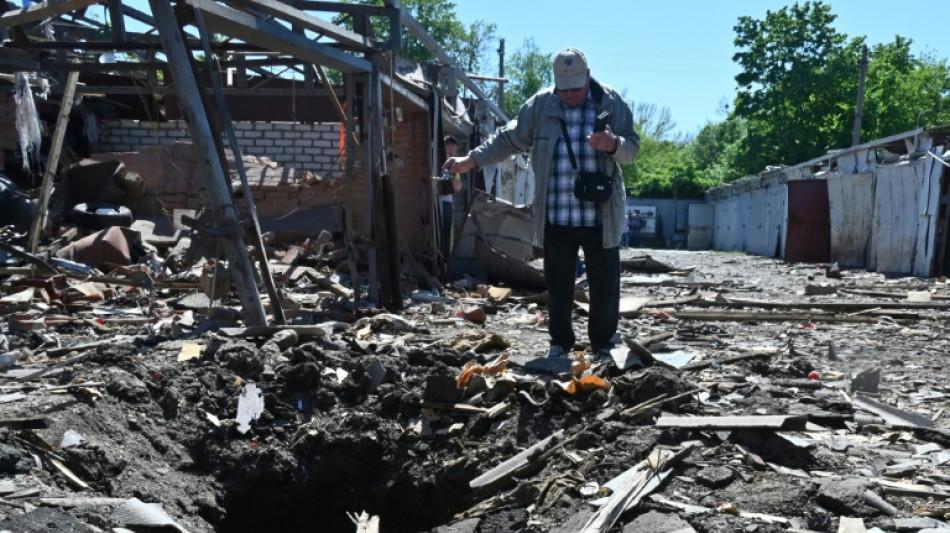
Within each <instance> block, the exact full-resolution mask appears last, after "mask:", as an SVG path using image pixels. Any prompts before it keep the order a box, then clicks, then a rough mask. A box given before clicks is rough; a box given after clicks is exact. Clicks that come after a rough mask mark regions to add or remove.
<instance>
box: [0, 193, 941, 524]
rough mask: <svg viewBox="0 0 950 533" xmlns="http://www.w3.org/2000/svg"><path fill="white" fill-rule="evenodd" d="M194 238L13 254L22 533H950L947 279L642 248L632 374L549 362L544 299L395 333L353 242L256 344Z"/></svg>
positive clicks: (479, 309) (514, 294)
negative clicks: (368, 289) (364, 278)
mask: <svg viewBox="0 0 950 533" xmlns="http://www.w3.org/2000/svg"><path fill="white" fill-rule="evenodd" d="M133 182H134V180H133ZM100 214H104V215H105V216H107V217H111V216H119V213H118V212H116V213H112V212H107V213H100ZM188 223H189V220H188V218H187V217H184V219H183V223H182V224H181V225H180V226H178V227H176V228H175V231H176V233H174V234H173V235H172V236H170V237H165V238H161V237H156V236H155V232H154V231H153V229H152V228H150V227H148V225H147V224H146V225H143V224H142V223H141V222H140V221H136V222H135V223H132V224H131V227H132V228H136V229H139V230H140V231H133V230H131V229H130V228H127V227H117V226H112V225H110V226H107V227H106V228H104V229H98V230H94V229H91V228H85V229H84V228H82V227H81V226H79V225H76V227H74V228H73V229H72V230H67V231H65V232H63V233H61V234H60V238H59V240H57V241H55V242H54V243H53V244H51V245H50V246H49V247H47V248H46V249H45V251H44V252H42V253H37V254H29V253H26V252H24V251H23V248H22V247H18V246H15V243H16V242H17V238H18V237H17V235H15V234H8V235H7V238H6V239H5V240H4V244H3V250H4V252H5V254H6V264H5V265H6V266H4V267H3V268H2V273H3V277H2V284H0V292H2V294H3V296H2V297H0V314H2V315H3V316H4V318H5V327H4V333H5V335H4V336H3V338H2V339H0V343H2V346H0V352H2V355H0V369H2V373H0V404H2V406H3V414H2V416H0V473H2V476H3V477H2V478H0V531H3V530H10V531H17V532H20V531H48V530H49V529H50V528H53V527H55V528H57V530H62V531H76V532H92V531H114V532H127V531H154V530H156V529H157V530H177V531H191V532H201V531H221V532H244V531H305V530H319V531H360V532H370V531H382V532H400V531H437V532H440V533H446V532H449V531H452V532H472V533H476V532H488V531H493V532H494V531H560V532H576V531H584V532H595V531H597V532H608V531H613V532H617V531H624V532H668V531H737V530H741V531H749V532H756V531H758V532H766V531H804V530H811V531H847V532H857V531H923V530H930V529H946V528H950V525H948V524H950V523H948V522H947V521H946V520H945V515H946V514H947V513H950V505H945V504H944V501H945V500H946V499H948V498H950V473H948V472H947V469H946V466H945V465H946V464H947V463H948V461H950V451H948V450H947V449H946V448H945V447H947V446H950V433H948V432H947V430H946V429H945V428H946V427H947V422H946V419H945V417H943V413H944V407H945V405H946V404H947V385H946V383H945V380H944V379H943V378H944V373H943V372H941V370H942V368H943V366H944V362H943V361H942V358H943V357H945V356H946V353H947V350H946V343H947V341H946V338H947V335H946V333H947V328H946V321H945V320H944V315H945V310H946V309H947V308H948V307H950V291H948V290H947V287H946V284H945V283H944V281H943V280H924V279H912V278H905V279H888V278H886V277H884V276H882V275H879V274H870V273H864V272H849V271H840V270H838V269H836V268H832V267H827V268H821V267H819V266H816V265H787V264H784V263H781V262H778V261H774V260H771V259H763V258H755V257H749V256H743V255H735V254H719V253H709V252H677V251H652V252H651V255H652V257H645V256H643V255H638V254H635V253H634V251H631V250H624V251H623V252H622V258H623V261H622V266H623V269H624V275H623V278H622V285H623V294H622V301H621V314H622V317H623V318H622V320H621V332H620V333H621V339H620V340H621V342H620V343H619V344H618V347H617V348H616V349H615V350H614V353H613V355H614V359H613V361H600V362H595V361H590V360H588V358H587V354H588V353H589V352H588V351H585V348H586V347H587V346H586V344H585V342H584V340H583V339H584V337H583V336H582V337H581V339H582V340H581V341H580V343H579V344H578V345H577V346H576V348H577V351H576V352H575V353H574V354H573V357H572V358H571V359H564V360H550V359H547V358H545V354H546V351H547V333H546V327H545V295H544V293H543V292H538V291H527V290H521V289H517V288H511V287H505V286H503V284H499V283H496V284H494V285H493V284H490V283H488V281H486V280H477V279H474V278H471V277H465V278H463V279H461V280H459V281H458V282H457V283H453V284H450V285H448V286H446V287H445V288H444V290H443V291H441V293H437V292H435V291H427V290H420V289H409V290H410V291H411V293H408V294H407V295H406V298H405V309H404V310H403V311H401V312H399V313H390V312H386V311H384V310H381V309H377V308H375V307H373V306H372V305H369V304H368V303H367V302H366V301H365V300H362V299H360V297H359V295H360V294H361V293H365V290H362V288H361V286H360V284H361V277H360V275H359V272H358V267H357V266H356V265H355V264H354V263H355V262H354V261H353V257H352V255H351V254H350V253H349V251H347V250H346V247H345V246H343V245H341V243H340V242H339V236H337V235H333V234H330V233H323V234H319V235H317V236H304V235H298V234H287V233H285V234H278V233H273V234H269V235H265V239H264V241H265V243H266V244H267V245H268V246H269V248H270V249H269V253H268V256H269V257H272V258H274V259H273V260H272V266H273V268H272V272H273V273H274V274H275V276H276V278H277V283H278V286H279V288H280V290H281V292H282V294H283V295H284V311H285V315H286V319H287V322H288V323H287V325H281V326H245V325H243V324H242V322H241V321H240V307H239V306H238V305H237V304H236V300H235V298H234V294H233V292H231V291H230V290H229V287H228V283H227V269H226V268H224V266H223V264H222V263H221V262H219V261H217V260H215V259H209V258H214V257H217V254H215V253H214V250H213V248H212V249H211V250H209V249H208V248H207V246H205V245H203V244H202V243H201V241H202V240H203V239H202V237H201V234H200V232H198V231H196V230H195V229H194V227H195V226H200V222H199V221H198V219H195V221H192V222H191V227H189V225H188ZM87 233H88V235H86V234H87ZM407 276H408V275H407ZM406 279H407V280H408V282H407V283H406V286H409V287H411V286H412V281H413V280H411V279H409V278H408V277H407V278H406ZM585 289H586V284H585V281H584V279H583V278H581V279H580V280H579V283H578V293H577V313H578V315H579V318H578V320H577V329H578V331H579V332H580V333H583V332H584V331H585V330H586V318H585V316H584V312H585V309H586V298H585ZM631 355H635V356H636V357H631Z"/></svg>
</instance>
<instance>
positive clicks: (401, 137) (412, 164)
mask: <svg viewBox="0 0 950 533" xmlns="http://www.w3.org/2000/svg"><path fill="white" fill-rule="evenodd" d="M428 122H429V118H428V114H426V113H424V112H419V113H415V114H411V115H410V116H409V117H407V120H405V121H403V122H399V123H397V125H396V127H395V128H393V129H390V128H388V127H387V128H386V129H385V137H386V145H387V146H388V147H390V148H391V153H392V156H393V157H392V158H391V160H390V161H389V162H388V169H387V170H388V172H389V174H390V175H391V176H392V177H393V179H394V183H395V189H396V212H397V224H398V226H399V228H398V229H399V233H400V235H401V236H402V240H403V241H404V242H405V244H406V246H407V247H408V248H409V249H410V250H412V251H414V252H415V253H417V254H421V255H423V256H431V255H432V250H431V249H430V248H431V245H430V244H428V240H429V239H428V237H427V235H429V234H430V233H431V226H430V224H431V217H430V214H429V209H428V208H427V207H426V206H427V202H430V201H431V195H430V191H431V187H432V185H431V179H430V176H429V173H430V171H429V132H428ZM338 127H339V125H338V124H312V125H311V124H295V123H264V122H244V123H235V131H236V133H237V134H238V136H239V139H241V140H243V141H253V144H252V142H247V143H246V145H242V150H243V151H244V154H245V156H246V157H245V161H246V163H245V167H246V170H247V174H248V181H249V182H250V185H251V191H252V193H253V194H254V201H255V204H256V205H257V210H258V213H259V214H260V216H262V217H281V216H284V215H288V214H290V213H293V212H295V211H297V210H301V209H307V208H311V207H317V206H324V205H333V204H340V205H343V206H345V207H346V209H347V212H348V213H349V216H350V220H351V221H352V223H353V227H354V230H355V233H356V234H357V235H363V236H366V235H367V233H368V224H369V217H368V213H367V211H366V198H365V190H366V186H365V185H366V179H365V175H364V172H363V167H362V164H361V161H360V160H359V159H358V160H357V163H356V165H355V166H354V169H353V173H352V175H349V176H344V175H343V169H342V168H341V166H340V164H339V162H338V158H339V152H340V148H339V139H340V138H339V130H338ZM100 138H101V142H100V151H101V153H98V154H95V156H94V158H95V159H98V160H112V159H115V160H119V161H122V162H124V163H125V165H126V168H127V170H129V171H132V172H137V173H139V174H140V175H141V176H142V178H143V181H144V184H145V188H146V194H147V201H146V202H143V203H142V205H140V206H138V210H136V209H135V207H136V206H130V207H133V211H134V212H136V214H137V215H139V213H141V215H154V214H158V213H161V212H164V213H166V214H170V213H171V211H172V210H174V209H197V208H199V207H201V206H206V205H208V201H207V190H206V187H205V185H204V183H203V179H202V178H201V177H200V175H199V174H198V172H197V170H198V169H197V164H196V162H195V154H194V149H193V147H192V145H191V143H190V137H189V136H188V133H187V130H186V129H185V125H184V122H182V121H175V122H169V123H144V122H138V121H127V120H121V121H112V122H110V123H108V126H107V127H106V128H103V130H102V132H101V134H100ZM120 141H121V142H120ZM278 143H280V144H278ZM288 143H290V144H288ZM298 143H299V144H298ZM278 149H279V150H278ZM288 149H291V150H289V151H288ZM247 156H257V157H267V158H269V159H271V160H273V161H274V162H276V163H278V166H277V167H276V168H272V165H267V164H263V163H260V162H254V161H252V159H253V158H251V157H247ZM308 158H309V159H308ZM231 180H232V183H233V190H235V191H240V190H241V187H240V180H239V176H237V175H236V174H235V175H232V176H231ZM141 215H140V216H141Z"/></svg>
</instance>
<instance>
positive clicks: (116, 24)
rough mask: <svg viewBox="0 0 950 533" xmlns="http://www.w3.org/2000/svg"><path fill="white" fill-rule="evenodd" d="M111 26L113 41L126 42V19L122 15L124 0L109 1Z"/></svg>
mask: <svg viewBox="0 0 950 533" xmlns="http://www.w3.org/2000/svg"><path fill="white" fill-rule="evenodd" d="M109 26H110V29H111V30H112V40H113V41H116V42H123V41H125V17H124V16H123V15H122V0H109Z"/></svg>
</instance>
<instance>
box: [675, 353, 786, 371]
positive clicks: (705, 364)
mask: <svg viewBox="0 0 950 533" xmlns="http://www.w3.org/2000/svg"><path fill="white" fill-rule="evenodd" d="M778 353H779V351H778V350H758V351H755V352H749V353H743V354H739V355H733V356H731V357H726V358H725V359H716V360H706V361H697V362H695V363H690V364H688V365H686V366H684V367H682V368H680V372H689V371H691V370H702V369H704V368H709V367H711V366H713V365H714V364H719V365H722V364H731V363H737V362H739V361H747V360H749V359H758V358H760V357H771V356H773V355H776V354H778Z"/></svg>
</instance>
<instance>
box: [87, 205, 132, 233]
mask: <svg viewBox="0 0 950 533" xmlns="http://www.w3.org/2000/svg"><path fill="white" fill-rule="evenodd" d="M100 210H106V211H105V212H103V211H100ZM72 215H73V222H75V223H76V225H77V226H81V227H83V228H86V229H93V230H101V229H106V228H108V227H110V226H125V227H129V226H131V225H132V211H131V210H130V209H129V208H128V207H125V206H124V205H114V204H96V203H88V204H76V207H73V213H72Z"/></svg>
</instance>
